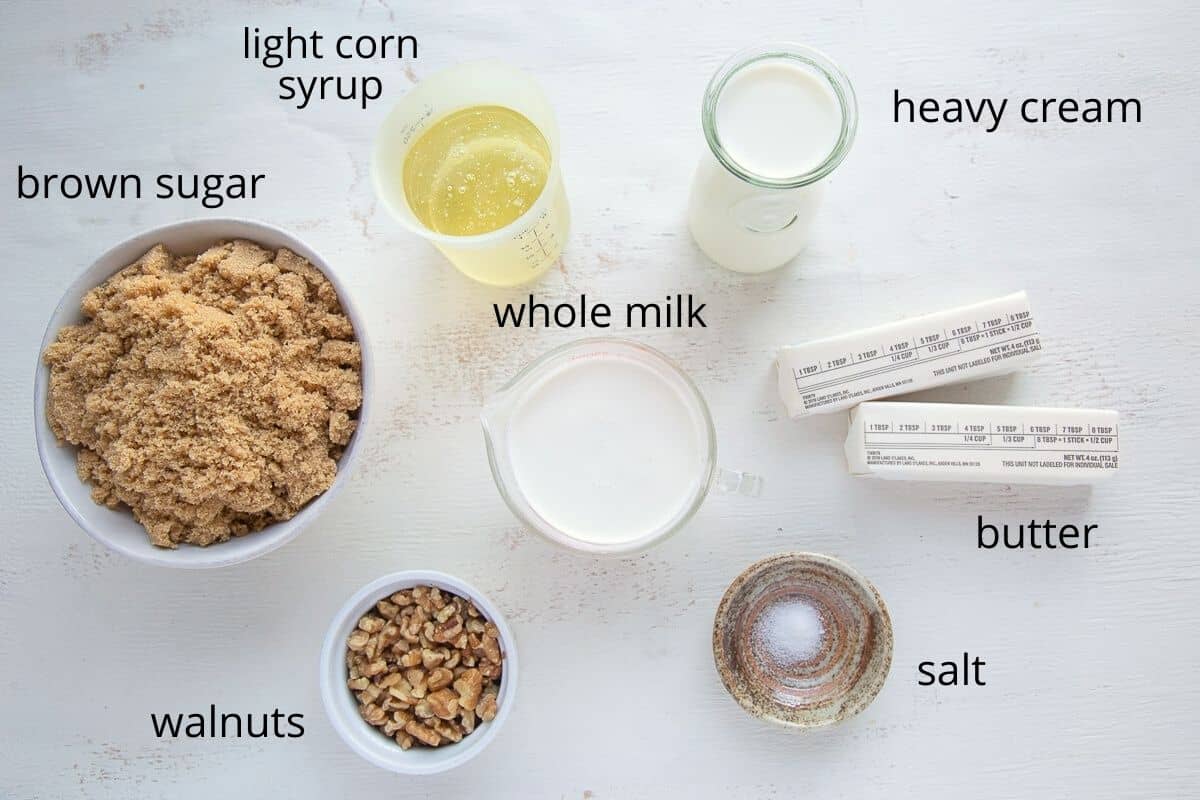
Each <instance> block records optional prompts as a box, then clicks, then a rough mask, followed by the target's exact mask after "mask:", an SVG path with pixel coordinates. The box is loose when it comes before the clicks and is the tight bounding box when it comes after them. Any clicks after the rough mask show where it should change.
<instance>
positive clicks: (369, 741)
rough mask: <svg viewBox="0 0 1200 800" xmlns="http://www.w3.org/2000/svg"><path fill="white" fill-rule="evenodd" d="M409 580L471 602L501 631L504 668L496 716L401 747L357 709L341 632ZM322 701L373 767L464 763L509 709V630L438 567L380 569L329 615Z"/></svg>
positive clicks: (513, 686)
mask: <svg viewBox="0 0 1200 800" xmlns="http://www.w3.org/2000/svg"><path fill="white" fill-rule="evenodd" d="M413 586H436V587H438V588H439V589H442V590H443V591H448V592H453V593H454V594H456V595H458V596H459V597H463V598H466V599H467V600H470V601H471V602H473V603H474V604H475V607H476V608H478V609H479V610H480V611H481V612H483V615H484V617H486V618H487V619H488V621H490V622H491V623H492V624H494V625H495V626H496V628H497V629H498V630H499V631H500V651H501V652H502V653H503V654H504V671H503V672H502V673H501V675H500V695H499V697H498V698H497V700H498V703H497V705H498V710H497V712H496V717H495V719H493V720H492V721H491V722H480V723H479V724H478V725H477V726H476V728H475V730H474V732H472V733H471V734H470V735H468V736H464V737H463V740H462V741H461V742H457V743H455V744H447V745H443V746H442V747H432V748H431V747H420V746H414V747H412V748H410V749H408V750H403V749H401V748H400V745H398V744H396V742H395V741H393V740H392V739H390V738H388V737H387V736H384V735H383V733H381V732H380V731H379V730H378V729H376V728H374V727H372V726H371V725H368V724H367V722H366V721H365V720H364V719H363V718H362V716H361V715H360V714H359V713H358V700H357V699H356V698H355V697H354V695H353V694H352V693H351V692H350V689H349V688H348V687H347V686H346V682H347V681H348V680H349V679H350V674H349V671H348V670H347V668H346V637H347V636H349V635H350V632H351V631H352V630H354V628H355V626H356V625H357V624H358V620H359V619H360V618H361V617H362V615H363V614H365V613H367V612H368V611H369V610H371V609H372V608H373V607H374V606H375V604H376V603H378V602H379V601H380V600H382V599H384V598H386V597H389V596H390V595H392V594H394V593H395V592H398V591H400V590H401V589H410V588H412V587H413ZM320 680H321V701H322V702H323V703H324V705H325V713H326V715H328V717H329V721H330V722H331V723H333V728H334V730H336V731H337V732H338V735H339V736H341V737H342V741H344V742H345V743H346V744H347V745H349V746H350V749H351V750H353V751H354V752H356V753H358V754H359V755H360V756H362V757H363V758H365V759H366V760H367V761H370V762H371V763H372V764H374V765H375V766H377V767H382V768H383V769H386V770H390V771H392V772H399V773H402V774H406V775H432V774H434V773H436V772H445V771H446V770H449V769H454V768H455V767H458V766H461V765H462V764H465V763H466V762H467V761H470V760H471V759H472V758H474V757H475V756H477V755H479V754H480V753H481V752H483V749H484V748H485V747H487V746H488V744H490V743H491V741H492V739H494V738H496V734H497V733H499V732H500V728H501V727H503V726H504V721H505V720H507V719H508V715H509V713H510V712H511V711H512V706H513V701H514V700H515V698H516V694H517V647H516V640H515V639H514V638H513V635H512V631H511V630H510V629H509V627H508V623H507V622H505V621H504V617H503V616H502V615H501V614H500V610H499V609H497V608H496V607H495V606H494V605H492V603H491V601H490V600H488V599H487V598H486V597H484V596H483V594H482V593H480V592H479V590H477V589H476V588H475V587H473V586H471V585H470V584H468V583H466V582H464V581H461V580H459V579H458V578H454V577H451V576H449V575H446V574H445V573H442V572H433V571H430V570H409V571H407V572H397V573H395V574H393V575H385V576H384V577H382V578H379V579H378V580H374V581H371V582H370V583H368V584H367V585H366V586H364V587H362V588H361V589H359V590H358V591H357V592H355V593H354V596H353V597H351V598H350V599H349V600H347V601H346V604H345V605H344V606H342V608H341V610H339V611H338V612H337V614H336V615H335V616H334V618H333V624H331V625H330V626H329V632H328V633H327V634H326V635H325V644H324V646H323V647H322V648H321V670H320Z"/></svg>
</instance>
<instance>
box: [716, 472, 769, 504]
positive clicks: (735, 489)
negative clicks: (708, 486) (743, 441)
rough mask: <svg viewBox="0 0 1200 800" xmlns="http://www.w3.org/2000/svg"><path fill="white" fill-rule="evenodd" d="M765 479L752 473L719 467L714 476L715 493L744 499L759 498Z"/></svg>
mask: <svg viewBox="0 0 1200 800" xmlns="http://www.w3.org/2000/svg"><path fill="white" fill-rule="evenodd" d="M762 488H763V479H762V476H760V475H755V474H753V473H750V472H738V471H737V470H732V469H725V468H724V467H717V472H716V475H714V476H713V491H715V492H718V493H720V494H740V495H742V496H743V497H758V496H759V495H761V494H762Z"/></svg>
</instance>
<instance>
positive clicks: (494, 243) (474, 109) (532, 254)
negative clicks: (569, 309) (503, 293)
mask: <svg viewBox="0 0 1200 800" xmlns="http://www.w3.org/2000/svg"><path fill="white" fill-rule="evenodd" d="M472 115H474V118H473V117H472ZM427 135H428V136H427ZM558 139H559V137H558V124H557V122H556V121H555V117H554V111H553V109H552V108H551V107H550V103H549V101H548V100H547V99H546V96H545V95H544V94H543V93H542V90H541V89H540V88H539V87H538V85H537V83H536V82H534V80H533V79H532V78H531V77H530V76H529V75H527V74H526V73H524V72H521V71H520V70H517V69H515V68H513V67H510V66H508V65H506V64H504V63H501V62H497V61H476V62H469V63H465V64H460V65H458V66H456V67H452V68H450V69H447V70H444V71H442V72H439V73H437V74H435V75H433V76H431V77H429V78H426V79H425V80H423V81H421V82H420V83H419V84H417V85H416V86H415V87H413V88H412V89H411V90H410V91H409V92H408V94H406V95H405V96H404V97H402V98H401V99H400V101H399V102H398V103H397V104H396V106H395V107H394V108H393V109H392V110H391V112H390V113H389V114H388V116H387V118H386V119H385V120H384V122H383V126H382V127H381V128H380V130H379V133H378V135H377V137H376V140H375V147H374V152H373V154H372V158H371V175H372V180H373V182H374V184H375V191H376V193H377V194H378V196H379V198H380V200H381V201H382V202H383V204H384V206H386V207H387V209H388V211H389V212H390V213H391V214H392V216H394V217H395V218H396V219H397V220H399V221H400V222H401V223H402V224H403V225H404V226H405V227H407V228H408V229H409V230H411V231H412V232H413V233H416V234H417V235H419V236H421V237H423V238H425V239H427V240H429V241H430V242H432V243H433V244H434V245H435V246H436V247H437V248H438V249H439V250H441V251H442V253H443V254H444V255H445V256H446V258H448V259H450V262H451V263H452V264H454V266H455V267H457V268H458V269H459V270H461V271H462V272H463V273H465V274H466V275H467V276H469V277H471V278H474V279H475V280H477V281H480V282H481V283H487V284H491V285H493V286H515V285H517V284H520V283H525V282H526V281H530V280H533V279H534V278H536V277H538V276H539V275H541V274H542V273H544V272H545V271H546V270H547V269H549V268H550V267H551V265H553V264H554V262H555V261H556V260H557V259H558V257H559V255H560V254H561V253H562V248H563V245H564V243H565V242H566V238H567V229H568V227H569V224H570V210H569V208H568V206H567V196H566V192H565V190H564V188H563V180H562V171H561V169H560V166H559V154H558V152H559V141H558ZM433 140H438V141H433ZM427 151H428V152H427ZM410 156H414V157H416V156H423V157H424V158H425V160H426V161H427V163H425V164H424V165H421V164H418V166H417V167H414V159H412V158H410ZM439 159H440V160H439ZM414 176H415V177H414ZM420 178H424V179H425V183H423V184H422V183H421V182H420V180H419V179H420ZM531 179H533V180H536V181H538V182H541V181H542V180H543V179H544V185H543V187H542V189H541V192H540V193H538V194H537V195H536V198H534V197H531V196H530V192H529V183H530V180H531ZM415 187H420V188H421V190H422V191H423V192H425V191H427V193H425V194H421V195H419V196H418V195H417V189H416V188H415ZM443 192H445V194H444V195H443V194H442V193H443ZM477 193H478V194H477ZM464 197H465V198H466V199H467V200H470V199H471V198H476V197H478V198H482V199H481V200H480V202H481V205H479V206H477V207H474V208H471V207H466V206H464V205H463V198H464ZM484 201H486V205H482V203H483V202H484ZM414 202H415V203H416V207H417V209H418V210H414ZM485 208H486V209H487V210H488V211H489V212H497V216H496V217H495V219H496V220H498V221H504V224H502V225H501V226H500V227H494V226H493V227H489V226H488V224H487V222H488V220H487V219H484V218H478V215H479V214H480V213H481V209H485ZM472 214H474V215H476V216H477V218H472V216H471V215H472ZM518 214H519V215H518ZM514 216H515V219H512V221H510V222H508V221H506V220H508V219H510V218H512V217H514ZM474 223H478V224H474Z"/></svg>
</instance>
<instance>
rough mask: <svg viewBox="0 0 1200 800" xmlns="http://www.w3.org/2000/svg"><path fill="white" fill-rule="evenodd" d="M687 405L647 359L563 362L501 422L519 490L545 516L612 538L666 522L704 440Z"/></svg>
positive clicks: (683, 498)
mask: <svg viewBox="0 0 1200 800" xmlns="http://www.w3.org/2000/svg"><path fill="white" fill-rule="evenodd" d="M703 436H704V433H703V427H702V424H701V423H699V422H698V420H697V418H696V415H695V412H694V409H693V407H692V405H691V404H689V403H688V401H687V400H686V399H685V398H684V397H683V396H682V395H681V394H680V392H679V391H678V390H677V389H676V387H674V386H672V385H671V384H670V383H668V382H667V381H666V380H665V379H664V378H663V377H661V376H660V375H658V374H657V373H656V372H655V371H654V370H653V369H651V368H650V367H647V366H644V365H642V364H639V363H637V362H634V361H629V360H626V359H621V358H588V359H583V360H579V361H576V362H573V363H570V364H568V365H567V366H565V367H563V368H562V369H560V370H559V371H557V372H555V373H553V374H551V375H550V376H549V377H547V378H546V379H544V380H543V381H542V382H541V383H540V384H538V385H536V386H535V387H533V388H532V389H531V390H530V392H529V394H528V395H527V396H526V397H525V398H524V399H523V401H522V402H521V404H520V406H519V407H518V408H517V410H516V411H515V413H514V415H513V418H512V422H511V424H510V427H509V448H510V450H509V456H510V459H511V461H512V465H513V473H514V476H515V478H516V481H517V483H518V485H519V488H520V491H521V492H522V493H523V494H524V495H525V498H526V499H527V500H528V501H529V504H530V505H531V506H532V507H533V509H534V510H535V511H536V512H537V513H538V514H540V515H541V516H542V518H543V519H545V520H546V522H548V523H550V524H551V525H553V526H554V527H555V528H557V529H558V530H560V531H562V532H563V533H565V534H566V535H568V536H570V537H572V538H575V539H579V540H581V541H585V542H592V543H598V544H615V543H621V542H630V541H634V540H637V539H640V538H642V537H644V536H648V535H650V534H651V533H653V532H655V531H657V530H659V529H661V528H662V527H663V526H664V525H667V524H668V523H670V522H671V521H672V520H674V519H675V518H676V516H677V515H678V514H679V513H680V512H681V511H682V510H683V509H684V507H685V506H686V505H687V503H688V502H689V501H690V500H691V498H692V497H694V495H695V493H696V491H697V489H698V487H699V485H700V481H701V480H702V477H703V474H704V470H705V464H706V455H707V450H706V446H707V445H706V441H705V440H704V438H703Z"/></svg>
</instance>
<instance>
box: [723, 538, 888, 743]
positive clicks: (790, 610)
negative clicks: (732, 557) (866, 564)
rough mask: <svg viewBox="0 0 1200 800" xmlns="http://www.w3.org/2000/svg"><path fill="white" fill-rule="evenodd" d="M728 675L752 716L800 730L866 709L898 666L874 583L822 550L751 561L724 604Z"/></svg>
mask: <svg viewBox="0 0 1200 800" xmlns="http://www.w3.org/2000/svg"><path fill="white" fill-rule="evenodd" d="M713 656H714V658H715V659H716V663H717V672H718V674H719V675H720V676H721V682H722V683H723V684H725V688H726V689H727V690H728V691H729V693H730V694H731V695H733V698H734V699H735V700H737V701H738V703H739V704H741V706H742V708H744V709H745V710H746V711H748V712H749V713H750V714H751V715H753V716H755V717H758V718H760V719H765V720H768V721H771V722H777V723H780V724H783V725H789V726H793V727H798V728H815V727H819V726H822V725H830V724H832V723H835V722H840V721H842V720H844V719H848V718H849V717H852V716H854V715H855V714H857V713H858V712H860V711H862V710H863V709H864V708H866V707H867V706H868V705H870V704H871V701H872V700H874V699H875V696H876V695H877V694H879V690H880V689H881V688H883V683H884V681H885V680H886V679H887V675H888V669H889V668H890V667H891V664H892V623H891V619H890V618H889V617H888V612H887V607H886V606H885V605H884V603H883V598H881V597H880V596H879V592H878V591H877V590H876V589H875V587H874V586H873V585H871V582H870V581H868V580H867V579H866V578H864V577H863V576H862V575H860V574H858V573H857V572H855V571H854V570H853V569H851V568H850V567H849V566H847V565H846V564H843V563H842V562H841V561H838V560H837V559H835V558H831V557H830V556H824V555H820V554H817V553H784V554H781V555H777V556H771V557H770V558H766V559H763V560H762V561H759V562H757V563H755V564H752V565H751V566H750V567H749V568H747V569H746V570H745V571H744V572H743V573H742V574H741V575H739V576H738V577H737V578H736V579H735V580H734V581H733V583H732V584H730V586H729V589H727V590H726V592H725V596H724V597H722V598H721V603H720V605H719V606H718V607H717V615H716V620H715V622H714V625H713Z"/></svg>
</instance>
